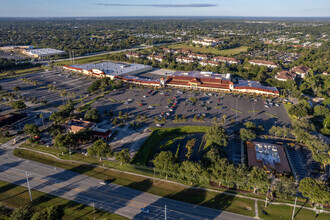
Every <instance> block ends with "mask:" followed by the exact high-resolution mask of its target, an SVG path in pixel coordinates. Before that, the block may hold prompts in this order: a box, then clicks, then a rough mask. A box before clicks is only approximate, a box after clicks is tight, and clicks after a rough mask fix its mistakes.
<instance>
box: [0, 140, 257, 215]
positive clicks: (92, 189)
mask: <svg viewBox="0 0 330 220" xmlns="http://www.w3.org/2000/svg"><path fill="white" fill-rule="evenodd" d="M2 146H4V145H2ZM25 171H28V174H29V180H30V186H31V188H32V189H34V190H38V191H41V192H44V193H48V194H51V195H54V196H58V197H62V198H65V199H69V200H72V201H76V202H79V203H82V204H86V205H90V206H92V205H93V203H94V205H95V208H98V209H103V210H105V211H109V212H113V213H116V214H119V215H122V216H125V217H127V218H131V219H163V218H164V215H165V211H164V207H165V205H166V206H167V213H166V214H167V219H189V220H190V219H191V220H194V219H223V220H232V219H235V220H236V219H238V220H248V219H253V218H251V217H247V216H243V215H239V214H235V213H230V212H226V211H221V210H216V209H211V208H207V207H202V206H198V205H194V204H189V203H184V202H180V201H176V200H171V199H166V198H162V197H160V196H156V195H152V194H149V193H145V192H142V191H138V190H134V189H131V188H127V187H123V186H119V185H116V184H112V183H110V182H109V183H107V184H106V185H101V184H100V180H99V179H96V178H93V177H89V176H86V175H82V174H78V173H75V172H73V171H70V170H64V169H60V168H57V167H53V166H49V165H45V164H41V163H37V162H34V161H29V160H24V159H20V158H17V157H15V156H13V155H12V147H9V146H8V145H5V147H2V148H0V179H1V180H3V181H6V182H10V183H14V184H16V185H20V186H24V187H27V184H26V176H25ZM144 207H145V208H147V209H148V210H149V211H150V212H149V213H143V212H141V210H140V209H141V208H144Z"/></svg>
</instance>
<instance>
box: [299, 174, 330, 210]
mask: <svg viewBox="0 0 330 220" xmlns="http://www.w3.org/2000/svg"><path fill="white" fill-rule="evenodd" d="M299 191H300V192H301V193H302V194H303V196H304V197H306V198H308V199H309V200H310V201H311V202H312V204H314V203H321V204H328V203H329V202H330V201H329V199H330V193H329V189H328V188H327V187H326V186H325V184H323V183H322V182H321V181H318V180H316V179H314V178H311V177H306V178H304V179H302V180H301V181H300V182H299Z"/></svg>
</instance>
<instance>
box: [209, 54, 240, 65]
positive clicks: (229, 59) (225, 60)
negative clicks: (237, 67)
mask: <svg viewBox="0 0 330 220" xmlns="http://www.w3.org/2000/svg"><path fill="white" fill-rule="evenodd" d="M212 60H213V61H218V62H222V63H227V64H239V61H238V60H237V59H235V58H233V57H222V56H217V57H213V58H212Z"/></svg>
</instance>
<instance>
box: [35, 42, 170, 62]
mask: <svg viewBox="0 0 330 220" xmlns="http://www.w3.org/2000/svg"><path fill="white" fill-rule="evenodd" d="M167 44H171V43H160V44H154V45H149V46H143V47H133V48H129V49H123V50H115V51H110V52H103V53H97V54H91V55H84V56H77V57H75V58H74V59H75V60H76V59H77V60H78V59H82V58H87V57H95V56H102V55H106V54H112V53H120V52H126V51H134V50H139V49H148V48H151V47H155V46H161V45H167ZM67 60H71V58H65V59H58V60H40V61H37V62H36V63H49V62H50V61H54V62H61V61H67Z"/></svg>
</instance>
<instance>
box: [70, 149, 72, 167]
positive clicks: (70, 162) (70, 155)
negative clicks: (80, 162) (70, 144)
mask: <svg viewBox="0 0 330 220" xmlns="http://www.w3.org/2000/svg"><path fill="white" fill-rule="evenodd" d="M69 155H70V164H71V163H72V161H71V148H70V149H69Z"/></svg>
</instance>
